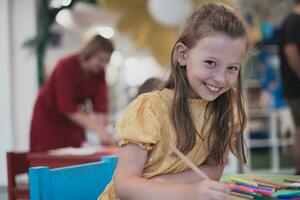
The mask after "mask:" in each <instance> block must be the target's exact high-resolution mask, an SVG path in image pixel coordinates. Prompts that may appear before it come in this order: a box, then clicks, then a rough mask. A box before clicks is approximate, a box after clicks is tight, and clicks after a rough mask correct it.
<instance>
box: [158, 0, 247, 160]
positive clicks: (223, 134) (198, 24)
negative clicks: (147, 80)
mask: <svg viewBox="0 0 300 200" xmlns="http://www.w3.org/2000/svg"><path fill="white" fill-rule="evenodd" d="M213 33H222V34H225V35H227V36H229V37H231V38H234V39H235V38H245V39H246V38H247V33H246V27H245V24H244V22H243V20H242V18H241V17H240V15H239V14H238V13H237V12H236V11H235V10H233V9H232V8H229V7H227V6H225V5H223V4H219V3H207V4H204V5H203V6H202V7H200V8H199V9H198V10H196V11H195V12H194V13H193V14H192V15H191V17H190V18H189V19H188V20H187V22H186V25H185V27H184V29H183V31H182V33H181V35H180V37H179V39H178V40H177V41H176V43H175V45H174V47H173V50H172V56H171V73H170V76H169V78H168V80H167V81H166V83H165V85H164V86H163V87H165V88H169V89H173V90H174V99H173V102H172V109H171V117H172V123H173V125H174V127H175V130H176V134H177V146H178V148H179V149H180V150H181V151H182V152H184V153H188V152H190V151H191V150H192V148H193V147H194V146H195V143H196V136H197V135H199V136H200V134H199V133H198V132H197V130H196V128H195V125H194V123H197V122H193V120H192V117H191V112H190V109H189V105H188V92H189V91H190V86H189V82H188V80H187V75H186V68H185V67H183V66H180V65H179V63H178V61H177V59H176V56H175V46H176V44H177V43H179V42H181V43H183V44H185V45H186V46H187V47H188V49H192V48H193V47H194V46H195V44H196V42H197V41H199V40H200V39H202V38H204V37H206V36H208V35H211V34H213ZM235 107H236V108H235ZM234 112H237V114H235V113H234ZM205 119H210V120H211V122H212V123H210V126H209V127H208V129H207V130H208V134H207V135H208V138H205V139H207V141H208V148H209V152H210V156H211V158H212V159H213V160H214V161H215V162H217V163H223V162H224V161H223V157H224V153H225V151H226V149H227V147H228V145H229V148H230V150H231V151H232V152H233V153H234V154H235V155H236V156H237V157H238V158H239V160H240V161H242V162H243V163H246V156H245V150H244V138H243V130H244V128H245V124H246V114H245V108H244V102H243V92H242V81H241V72H240V73H239V75H238V81H237V88H236V91H235V89H233V88H232V89H230V90H229V91H227V92H225V93H224V94H222V95H220V96H219V97H218V98H217V99H216V100H214V101H212V102H210V103H208V105H207V107H206V110H205ZM207 124H208V123H207ZM236 124H238V126H235V125H236ZM203 127H204V126H203ZM202 130H204V128H203V129H202ZM202 130H201V131H202ZM200 138H202V137H201V136H200ZM202 139H203V138H202ZM212 139H213V140H212Z"/></svg>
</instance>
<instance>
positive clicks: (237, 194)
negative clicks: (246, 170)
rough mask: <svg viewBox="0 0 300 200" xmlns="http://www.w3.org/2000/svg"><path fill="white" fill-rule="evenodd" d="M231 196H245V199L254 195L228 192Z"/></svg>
mask: <svg viewBox="0 0 300 200" xmlns="http://www.w3.org/2000/svg"><path fill="white" fill-rule="evenodd" d="M230 194H231V196H235V197H241V198H245V199H254V197H252V196H251V195H247V194H241V193H237V192H230Z"/></svg>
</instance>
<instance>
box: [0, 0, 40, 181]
mask: <svg viewBox="0 0 300 200" xmlns="http://www.w3.org/2000/svg"><path fill="white" fill-rule="evenodd" d="M35 7H36V4H35V0H0V27H1V31H0V55H1V56H0V99H1V103H0V127H1V128H0V130H1V133H0V137H1V139H0V177H1V179H0V185H5V184H6V182H7V179H6V159H5V152H6V151H9V150H15V151H25V150H28V146H29V145H28V143H29V142H28V141H29V127H30V119H31V113H32V109H33V104H34V101H35V98H36V94H37V90H38V89H37V80H36V79H37V78H36V57H35V54H34V52H33V51H32V50H29V49H25V48H23V47H22V44H23V43H24V42H25V41H26V40H28V39H29V38H31V37H33V36H35V34H36V16H35V15H36V8H35ZM2 177H5V178H2Z"/></svg>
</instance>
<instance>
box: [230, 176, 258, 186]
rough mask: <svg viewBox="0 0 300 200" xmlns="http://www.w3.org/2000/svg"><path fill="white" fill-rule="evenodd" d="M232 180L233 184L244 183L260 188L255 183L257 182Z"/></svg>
mask: <svg viewBox="0 0 300 200" xmlns="http://www.w3.org/2000/svg"><path fill="white" fill-rule="evenodd" d="M230 180H231V181H232V182H237V183H244V184H247V185H253V186H258V184H257V183H255V182H252V181H248V180H244V179H240V178H231V179H230Z"/></svg>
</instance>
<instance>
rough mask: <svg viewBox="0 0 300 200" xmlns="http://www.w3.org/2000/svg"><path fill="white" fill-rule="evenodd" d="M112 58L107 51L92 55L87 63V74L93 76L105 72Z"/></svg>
mask: <svg viewBox="0 0 300 200" xmlns="http://www.w3.org/2000/svg"><path fill="white" fill-rule="evenodd" d="M110 56H111V53H110V52H107V51H101V52H99V53H95V54H94V55H92V56H91V57H90V58H89V59H88V60H86V62H85V66H86V70H87V72H89V73H91V74H98V73H100V72H101V71H103V70H104V69H105V67H106V65H107V64H108V63H109V61H110Z"/></svg>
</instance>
